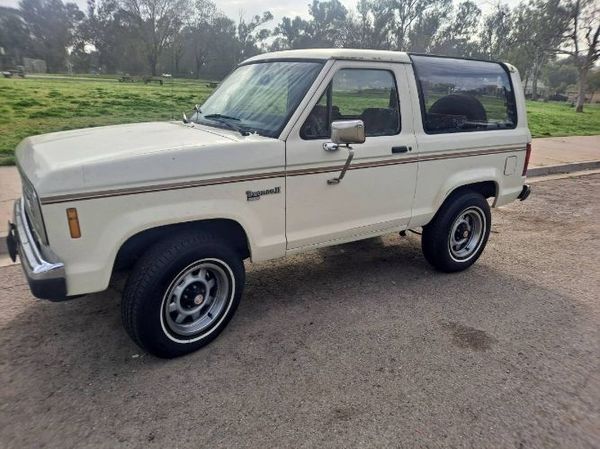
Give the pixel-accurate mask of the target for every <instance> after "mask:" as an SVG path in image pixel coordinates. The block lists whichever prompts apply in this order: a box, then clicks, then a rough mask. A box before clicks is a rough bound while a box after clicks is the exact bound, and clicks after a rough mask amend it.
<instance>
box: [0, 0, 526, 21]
mask: <svg viewBox="0 0 600 449" xmlns="http://www.w3.org/2000/svg"><path fill="white" fill-rule="evenodd" d="M63 1H66V0H63ZM69 1H74V2H75V3H77V4H78V5H79V7H80V8H81V9H82V10H83V11H85V10H86V4H87V1H86V0H69ZM340 1H341V2H342V3H343V4H344V6H345V7H346V8H348V10H349V11H355V9H356V8H355V5H356V0H340ZM454 1H455V2H457V0H454ZM310 2H311V0H300V1H299V0H253V1H251V2H249V1H247V0H215V3H216V5H217V8H219V9H220V10H221V11H223V12H224V13H225V15H227V16H228V17H230V18H232V19H234V20H236V21H237V20H238V18H239V17H240V13H241V14H243V16H244V17H245V18H246V19H249V18H251V17H252V16H254V15H256V14H261V13H262V12H263V11H271V13H273V16H274V20H273V22H272V25H271V26H275V24H277V23H278V22H279V21H280V20H281V18H282V17H284V16H289V17H295V16H300V17H304V18H306V17H308V4H309V3H310ZM475 3H476V4H477V6H479V8H480V9H481V10H482V11H483V12H484V14H485V13H486V12H488V11H489V10H491V9H492V8H493V6H494V5H495V4H497V3H498V0H475ZM502 3H505V4H508V5H509V6H511V7H513V6H515V5H516V4H518V3H519V0H502ZM18 4H19V0H0V6H12V7H16V6H17V5H18Z"/></svg>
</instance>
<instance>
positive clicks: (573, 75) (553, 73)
mask: <svg viewBox="0 0 600 449" xmlns="http://www.w3.org/2000/svg"><path fill="white" fill-rule="evenodd" d="M544 74H545V75H544V77H545V79H546V81H547V83H548V86H550V88H552V90H553V91H554V92H558V93H565V92H566V91H567V88H568V87H569V86H571V85H574V84H576V83H577V68H576V67H575V65H574V64H573V62H572V61H571V58H565V59H563V60H561V61H559V62H555V63H550V64H547V65H546V67H544Z"/></svg>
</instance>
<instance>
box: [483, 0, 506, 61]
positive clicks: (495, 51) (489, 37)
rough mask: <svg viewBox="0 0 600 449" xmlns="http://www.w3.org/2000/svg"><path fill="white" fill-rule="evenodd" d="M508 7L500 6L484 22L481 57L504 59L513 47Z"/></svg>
mask: <svg viewBox="0 0 600 449" xmlns="http://www.w3.org/2000/svg"><path fill="white" fill-rule="evenodd" d="M511 18H512V17H511V12H510V9H509V7H508V6H506V5H501V4H498V5H496V7H495V8H494V10H493V11H492V12H491V13H490V14H488V15H487V16H486V17H485V18H484V20H483V29H482V30H481V33H480V37H479V40H480V42H481V49H480V52H481V56H483V57H484V58H486V59H503V58H504V57H505V55H506V54H507V53H508V51H509V49H510V47H511V46H512V40H511V30H512V20H511Z"/></svg>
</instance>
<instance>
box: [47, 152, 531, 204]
mask: <svg viewBox="0 0 600 449" xmlns="http://www.w3.org/2000/svg"><path fill="white" fill-rule="evenodd" d="M515 151H525V148H503V149H497V148H496V149H488V150H474V151H455V152H452V153H443V154H437V155H436V154H432V155H428V156H418V155H417V156H412V157H400V158H394V159H386V160H383V161H374V162H359V163H355V164H352V165H351V166H350V167H349V168H348V170H360V169H363V168H375V167H384V166H387V165H402V164H411V163H414V162H425V161H437V160H443V159H456V158H463V157H474V156H487V155H492V154H501V153H514V152H515ZM342 166H343V165H335V166H331V165H330V166H327V167H317V168H303V169H297V170H288V171H287V172H285V171H276V172H268V173H259V174H255V175H241V176H227V177H221V178H211V179H205V180H200V181H187V182H177V183H170V184H158V185H152V186H143V187H129V188H124V189H111V190H100V191H96V192H86V193H73V194H66V195H54V196H47V197H45V198H41V199H40V201H41V203H42V204H44V205H46V204H56V203H66V202H71V201H81V200H90V199H96V198H108V197H113V196H123V195H136V194H140V193H150V192H161V191H165V190H179V189H191V188H194V187H204V186H211V185H219V184H231V183H235V182H245V181H257V180H261V179H271V178H281V177H284V176H301V175H313V174H319V173H331V172H336V171H339V170H341V169H342Z"/></svg>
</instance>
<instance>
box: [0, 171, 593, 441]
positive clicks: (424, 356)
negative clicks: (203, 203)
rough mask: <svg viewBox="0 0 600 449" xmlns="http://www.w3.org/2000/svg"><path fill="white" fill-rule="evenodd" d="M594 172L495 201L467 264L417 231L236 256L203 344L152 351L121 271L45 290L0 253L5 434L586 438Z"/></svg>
mask: <svg viewBox="0 0 600 449" xmlns="http://www.w3.org/2000/svg"><path fill="white" fill-rule="evenodd" d="M599 195H600V175H590V176H586V177H581V178H578V179H562V180H554V181H547V182H542V183H537V184H535V186H534V192H533V194H532V196H531V198H530V200H528V201H526V202H525V203H515V204H513V205H510V206H508V207H506V208H503V209H501V210H496V211H494V213H493V219H494V226H493V230H492V235H491V240H490V244H489V245H488V248H487V250H486V252H485V253H484V255H483V257H482V259H480V261H479V262H478V263H477V264H476V265H475V266H474V267H473V268H472V269H470V270H468V271H467V272H464V273H460V274H455V275H444V274H439V273H435V272H433V271H432V270H431V269H430V268H429V267H428V266H427V265H426V263H425V261H424V260H423V258H422V256H421V254H420V248H419V240H418V237H417V236H409V237H407V238H401V237H399V236H389V237H386V238H383V239H374V240H369V241H365V242H359V243H354V244H348V245H343V246H341V247H336V248H330V249H325V250H320V251H315V252H312V253H309V254H305V255H301V256H294V257H290V258H288V259H285V260H279V261H274V262H270V263H264V264H259V265H255V266H250V267H249V273H248V285H247V288H246V294H245V297H244V299H243V300H242V304H241V306H240V308H239V310H238V313H237V315H236V317H235V318H234V319H233V321H232V322H231V324H230V326H229V328H228V329H227V330H226V331H225V332H224V333H223V334H222V335H221V337H220V338H219V339H218V340H217V341H215V342H214V343H213V344H212V345H210V346H209V347H207V348H205V349H204V350H201V351H200V352H198V353H196V354H193V355H191V356H188V357H184V358H180V359H176V360H171V361H165V360H159V359H156V358H153V357H151V356H148V355H146V354H144V353H142V352H141V351H140V350H139V349H138V348H137V347H136V346H135V345H134V344H133V343H132V342H131V341H130V340H129V339H128V337H127V336H126V334H125V332H124V331H123V329H122V328H121V324H120V316H119V293H118V290H119V288H120V287H119V282H116V283H115V284H116V286H115V287H114V288H113V289H111V290H109V291H108V292H105V293H102V294H97V295H92V296H90V297H86V298H82V299H79V300H76V301H71V302H67V303H61V304H52V303H47V302H36V301H34V300H33V299H32V298H31V296H30V294H29V292H28V290H27V288H26V285H25V281H24V279H23V277H22V275H21V273H20V267H17V266H11V267H7V268H2V269H0V286H2V289H1V291H0V307H1V310H2V313H1V314H0V329H1V330H0V429H1V430H0V447H2V448H7V449H8V448H29V447H52V448H87V447H90V448H102V447H106V448H117V447H118V448H121V447H125V448H130V447H131V448H138V447H139V448H142V447H143V448H147V447H161V448H166V447H168V448H173V449H174V448H191V447H193V448H215V447H224V448H236V447H247V448H259V447H265V448H288V447H289V448H303V447H306V448H312V447H318V448H324V447H386V448H387V447H402V448H403V447H406V448H415V447H427V448H438V447H439V448H447V447H452V448H454V447H466V448H470V447H473V448H494V449H497V448H542V447H543V448H553V447H556V448H559V447H560V448H592V447H596V448H598V447H600V268H599V267H600V200H599V199H598V196H599Z"/></svg>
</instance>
